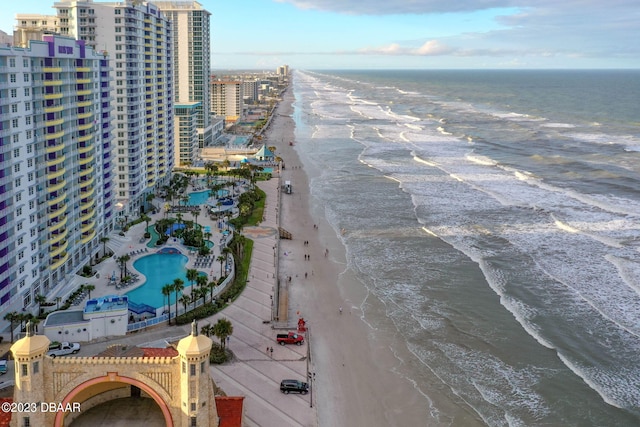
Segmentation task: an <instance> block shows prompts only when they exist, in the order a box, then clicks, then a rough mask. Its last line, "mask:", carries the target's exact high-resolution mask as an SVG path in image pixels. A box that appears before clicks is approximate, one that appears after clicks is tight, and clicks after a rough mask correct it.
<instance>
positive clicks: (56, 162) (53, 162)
mask: <svg viewBox="0 0 640 427" xmlns="http://www.w3.org/2000/svg"><path fill="white" fill-rule="evenodd" d="M65 160H66V156H65V155H64V154H63V155H61V156H59V157H58V158H55V159H53V160H49V161H48V162H47V167H48V168H50V167H51V166H55V165H59V164H60V163H62V162H64V161H65Z"/></svg>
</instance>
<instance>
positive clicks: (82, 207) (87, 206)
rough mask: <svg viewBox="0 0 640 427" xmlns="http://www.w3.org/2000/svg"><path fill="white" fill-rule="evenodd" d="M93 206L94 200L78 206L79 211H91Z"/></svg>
mask: <svg viewBox="0 0 640 427" xmlns="http://www.w3.org/2000/svg"><path fill="white" fill-rule="evenodd" d="M94 204H95V200H94V199H90V200H89V201H88V202H86V203H81V204H80V210H81V211H86V210H89V209H92V208H93V206H94Z"/></svg>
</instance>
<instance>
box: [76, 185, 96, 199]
mask: <svg viewBox="0 0 640 427" xmlns="http://www.w3.org/2000/svg"><path fill="white" fill-rule="evenodd" d="M95 192H96V189H95V188H93V187H91V188H87V189H86V190H83V189H81V190H80V197H82V198H83V199H86V198H87V197H91V196H93V193H95Z"/></svg>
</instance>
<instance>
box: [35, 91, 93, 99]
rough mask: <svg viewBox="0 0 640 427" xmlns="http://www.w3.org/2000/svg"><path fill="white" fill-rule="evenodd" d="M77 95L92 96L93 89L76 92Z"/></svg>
mask: <svg viewBox="0 0 640 427" xmlns="http://www.w3.org/2000/svg"><path fill="white" fill-rule="evenodd" d="M76 95H78V96H85V95H91V89H84V90H79V91H76ZM45 99H47V96H46V95H45Z"/></svg>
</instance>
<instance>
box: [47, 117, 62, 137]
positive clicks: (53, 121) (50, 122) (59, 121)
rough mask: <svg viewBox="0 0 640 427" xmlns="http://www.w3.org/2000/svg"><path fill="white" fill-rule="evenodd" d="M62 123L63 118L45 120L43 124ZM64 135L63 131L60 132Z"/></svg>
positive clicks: (53, 124)
mask: <svg viewBox="0 0 640 427" xmlns="http://www.w3.org/2000/svg"><path fill="white" fill-rule="evenodd" d="M63 123H64V119H53V120H45V122H44V125H45V126H60V125H61V124H63ZM62 134H63V135H64V132H63V133H62Z"/></svg>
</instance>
